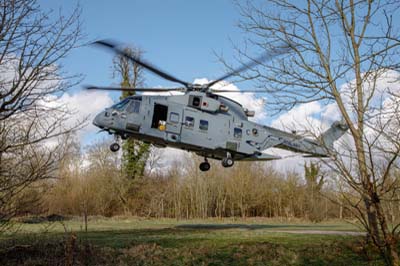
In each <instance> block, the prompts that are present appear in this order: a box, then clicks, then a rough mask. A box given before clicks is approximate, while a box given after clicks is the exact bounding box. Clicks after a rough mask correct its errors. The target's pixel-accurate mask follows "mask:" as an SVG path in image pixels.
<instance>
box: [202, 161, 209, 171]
mask: <svg viewBox="0 0 400 266" xmlns="http://www.w3.org/2000/svg"><path fill="white" fill-rule="evenodd" d="M210 167H211V166H210V163H209V162H202V163H201V164H200V170H201V171H203V172H206V171H208V170H210Z"/></svg>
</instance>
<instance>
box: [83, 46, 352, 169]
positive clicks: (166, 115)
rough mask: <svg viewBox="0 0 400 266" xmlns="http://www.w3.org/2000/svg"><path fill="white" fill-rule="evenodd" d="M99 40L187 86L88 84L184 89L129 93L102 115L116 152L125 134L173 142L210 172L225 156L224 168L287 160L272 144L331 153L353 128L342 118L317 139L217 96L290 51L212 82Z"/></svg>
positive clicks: (103, 126)
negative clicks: (240, 76)
mask: <svg viewBox="0 0 400 266" xmlns="http://www.w3.org/2000/svg"><path fill="white" fill-rule="evenodd" d="M95 44H97V45H100V46H102V47H105V48H107V49H109V50H112V51H113V52H115V53H117V54H119V55H122V56H125V57H126V58H127V59H129V60H132V61H133V62H134V63H136V64H138V65H140V66H141V67H143V68H144V69H147V70H148V71H150V72H152V73H153V74H156V75H158V76H160V77H162V78H164V79H166V80H169V81H172V82H176V83H179V84H181V85H182V87H178V88H165V89H163V88H115V87H114V88H113V87H94V86H91V87H87V89H92V90H94V89H97V90H111V91H115V90H116V91H132V92H172V91H178V92H182V93H183V94H182V95H170V96H164V95H144V94H142V95H133V96H129V97H127V98H125V99H123V100H122V101H121V102H118V103H117V104H115V105H113V106H111V107H108V108H106V109H105V110H104V111H102V112H101V113H99V114H98V115H96V117H95V119H94V120H93V124H94V125H95V126H97V127H99V128H101V129H102V130H103V131H107V132H109V133H110V134H113V135H114V136H115V138H116V142H115V143H113V144H111V146H110V149H111V150H112V151H113V152H116V151H118V150H119V149H120V145H119V144H118V140H119V138H122V139H127V138H135V139H138V140H141V141H144V142H146V143H151V144H153V145H155V146H158V147H166V146H170V147H174V148H178V149H182V150H187V151H191V152H195V153H196V154H198V155H199V156H202V157H204V162H202V163H201V164H200V170H201V171H208V170H209V169H210V163H209V162H208V160H207V159H208V158H212V159H218V160H221V162H222V166H224V167H232V166H233V165H234V161H239V160H243V161H270V160H277V159H281V158H282V157H280V156H276V155H271V154H267V153H265V152H264V151H265V150H266V149H268V148H280V149H284V150H289V151H294V152H298V153H303V154H306V155H304V156H305V157H328V156H329V150H330V148H333V143H334V141H336V140H337V139H338V138H340V137H341V136H342V135H343V134H344V133H345V132H346V131H347V129H348V127H347V126H346V125H345V124H344V123H342V122H339V121H336V122H334V123H333V124H332V126H331V127H330V128H329V129H328V130H327V131H325V132H324V133H322V134H321V136H319V137H318V138H315V139H311V138H306V137H302V136H299V135H297V134H295V133H289V132H285V131H282V130H278V129H275V128H272V127H268V126H265V125H261V124H257V123H255V122H252V121H249V120H248V118H249V117H252V116H254V111H250V110H248V109H245V108H243V106H242V105H241V104H239V103H238V102H236V101H233V100H232V99H229V98H227V97H224V96H221V95H219V94H217V93H221V92H236V93H237V92H238V91H236V90H235V91H232V90H221V89H219V90H214V89H212V88H211V87H212V86H213V85H215V84H216V83H218V82H220V81H222V80H225V79H227V78H229V77H231V76H233V75H235V74H237V73H239V72H241V71H244V70H246V69H247V68H249V67H251V66H254V65H255V64H257V62H259V61H261V60H266V59H268V58H272V57H273V56H276V55H279V54H282V53H284V52H285V51H284V49H283V50H281V51H277V52H275V53H273V54H269V55H268V56H264V57H263V58H260V60H255V61H254V62H253V63H250V64H247V65H244V66H242V67H240V68H238V69H235V70H234V71H231V72H230V73H228V74H226V75H224V76H222V77H220V78H218V79H216V80H214V81H211V82H209V83H208V84H204V85H199V84H192V83H189V82H185V81H182V80H180V79H178V78H176V77H174V76H172V75H170V74H168V73H166V72H164V71H161V70H160V69H159V68H157V67H155V66H153V65H151V64H150V63H148V62H146V61H144V60H142V59H140V58H137V57H135V56H134V55H131V54H127V53H126V52H125V51H124V49H121V48H120V46H119V45H117V44H115V43H113V42H110V41H97V42H95ZM266 57H267V58H266ZM246 92H249V91H246ZM253 92H261V91H253Z"/></svg>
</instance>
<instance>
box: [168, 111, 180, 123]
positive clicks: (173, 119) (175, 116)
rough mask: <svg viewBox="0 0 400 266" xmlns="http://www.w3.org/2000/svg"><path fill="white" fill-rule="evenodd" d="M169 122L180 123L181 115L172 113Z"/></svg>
mask: <svg viewBox="0 0 400 266" xmlns="http://www.w3.org/2000/svg"><path fill="white" fill-rule="evenodd" d="M169 121H171V122H172V123H175V124H176V123H179V114H178V113H174V112H171V114H170V115H169Z"/></svg>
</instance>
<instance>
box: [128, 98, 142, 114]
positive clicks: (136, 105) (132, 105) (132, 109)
mask: <svg viewBox="0 0 400 266" xmlns="http://www.w3.org/2000/svg"><path fill="white" fill-rule="evenodd" d="M126 111H127V112H128V113H139V112H140V102H139V101H137V100H136V99H135V100H131V101H130V102H129V105H128V107H127V108H126Z"/></svg>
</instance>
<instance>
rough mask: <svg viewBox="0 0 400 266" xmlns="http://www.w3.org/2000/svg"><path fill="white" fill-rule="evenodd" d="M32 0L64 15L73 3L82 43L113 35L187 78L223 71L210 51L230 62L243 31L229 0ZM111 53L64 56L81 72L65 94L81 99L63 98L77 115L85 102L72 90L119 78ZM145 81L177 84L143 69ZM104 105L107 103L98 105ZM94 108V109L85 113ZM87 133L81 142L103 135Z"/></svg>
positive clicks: (71, 69) (91, 51)
mask: <svg viewBox="0 0 400 266" xmlns="http://www.w3.org/2000/svg"><path fill="white" fill-rule="evenodd" d="M38 1H39V4H40V5H41V8H42V9H44V10H45V11H48V10H53V11H54V13H57V12H58V10H59V9H61V12H62V13H63V14H70V13H71V12H72V11H73V9H74V8H75V7H76V6H77V5H78V4H79V6H80V7H81V9H82V15H81V18H82V22H83V32H84V34H85V35H86V36H87V37H86V40H87V41H94V40H98V39H114V40H116V41H119V42H122V43H127V44H131V45H134V46H136V47H139V48H140V49H142V50H143V51H144V56H143V57H144V58H145V59H146V60H147V61H149V62H151V63H153V64H154V65H156V66H158V67H160V68H161V69H163V70H165V71H167V72H168V73H171V74H173V75H175V76H176V77H178V78H180V79H182V80H186V81H189V82H193V81H194V79H196V78H208V79H215V78H217V77H219V76H221V75H223V74H224V71H225V69H224V67H223V66H222V64H221V63H220V62H219V61H218V58H217V56H216V55H215V53H217V54H219V55H223V57H224V58H226V59H227V60H228V61H233V60H232V59H233V56H234V54H235V51H234V46H235V45H238V44H240V42H241V41H242V40H243V32H241V30H240V29H239V28H238V27H237V23H238V20H239V18H240V15H239V10H238V8H237V6H236V5H235V3H234V1H233V0H218V1H215V0H204V1H187V0H168V1H165V0H147V1H144V0H141V1H139V0H131V1H122V0H118V1H105V0H97V1H95V0H85V1H77V0H70V1H45V0H38ZM113 56H114V55H113V54H111V53H109V52H107V51H105V50H103V49H98V48H96V47H93V46H86V47H81V48H78V49H75V50H74V51H73V52H72V53H71V54H70V55H69V56H68V57H67V58H66V59H65V60H64V62H63V65H64V67H65V70H67V71H68V72H70V73H81V74H83V75H84V80H83V81H82V83H81V85H79V86H76V87H75V88H73V89H72V90H71V91H70V92H69V93H70V94H71V93H72V94H75V95H77V97H80V98H81V99H76V98H77V97H75V98H70V97H66V99H67V100H68V101H70V102H72V104H71V105H72V106H77V107H78V108H77V109H78V110H80V112H81V113H84V114H88V113H89V111H88V110H83V111H82V107H81V106H82V104H84V105H85V104H86V102H85V100H86V99H87V97H86V98H85V96H81V95H79V96H78V94H77V93H78V92H79V91H81V90H82V85H88V84H90V85H98V86H107V85H112V84H114V85H116V84H118V82H119V81H118V80H117V79H113V77H112V59H113ZM145 85H146V86H150V87H153V86H166V87H168V86H169V87H171V86H176V85H177V84H174V83H171V82H169V81H165V80H163V79H160V78H158V77H156V76H154V75H153V74H151V73H149V72H145ZM244 86H245V85H244V84H241V86H240V88H242V89H251V87H249V86H248V85H247V87H244ZM109 94H110V95H111V97H112V98H113V99H114V101H117V100H118V98H119V96H120V93H118V92H113V93H109ZM97 100H98V101H97V104H100V103H99V102H102V104H103V105H104V99H103V100H101V99H97ZM92 104H93V102H91V105H92ZM85 106H89V105H87V104H86V105H85ZM105 107H107V105H105V106H102V108H105ZM85 111H87V112H85ZM98 111H100V110H98V108H97V109H96V111H90V113H89V114H90V115H94V114H92V113H96V112H98ZM92 118H93V117H92ZM90 132H92V133H90ZM93 132H95V129H94V127H90V130H87V132H86V133H82V134H81V137H83V140H82V139H81V141H82V142H83V144H87V143H90V142H92V141H93V140H94V139H96V138H99V137H100V138H101V137H104V134H93Z"/></svg>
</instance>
